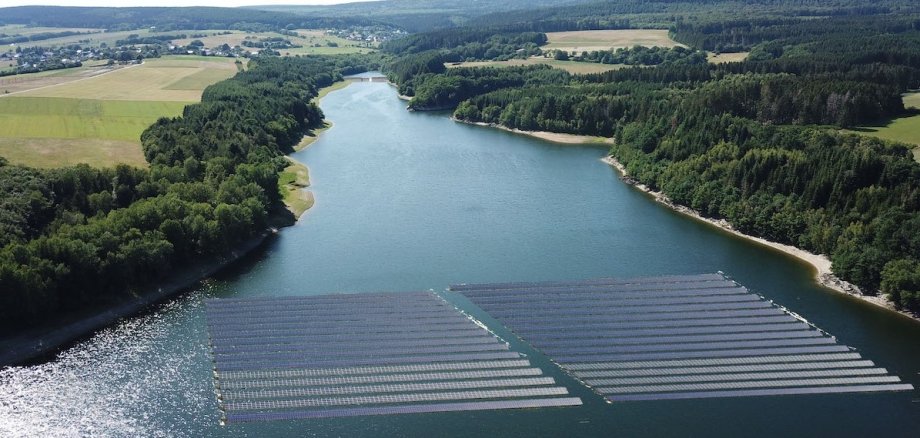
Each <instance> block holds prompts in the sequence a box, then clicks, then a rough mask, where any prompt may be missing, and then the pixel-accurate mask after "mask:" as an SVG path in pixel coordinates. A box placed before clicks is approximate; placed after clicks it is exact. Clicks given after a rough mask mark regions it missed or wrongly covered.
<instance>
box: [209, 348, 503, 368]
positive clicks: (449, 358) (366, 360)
mask: <svg viewBox="0 0 920 438" xmlns="http://www.w3.org/2000/svg"><path fill="white" fill-rule="evenodd" d="M519 357H520V355H519V354H518V353H515V352H511V351H507V352H504V351H503V352H497V353H470V354H451V355H447V354H444V355H431V356H398V357H392V356H386V357H382V356H378V357H358V358H346V359H334V360H328V359H322V358H318V359H306V358H305V359H302V360H289V361H261V362H246V363H233V364H221V365H220V366H219V367H218V369H219V370H226V371H242V370H257V369H272V368H314V367H347V366H361V365H391V364H393V365H396V364H412V363H426V362H465V361H470V360H496V359H517V358H519Z"/></svg>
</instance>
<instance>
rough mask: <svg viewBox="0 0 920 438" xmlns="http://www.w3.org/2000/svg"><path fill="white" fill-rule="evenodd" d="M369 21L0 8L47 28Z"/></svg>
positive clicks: (219, 11) (2, 19) (200, 10)
mask: <svg viewBox="0 0 920 438" xmlns="http://www.w3.org/2000/svg"><path fill="white" fill-rule="evenodd" d="M375 22H376V21H375V20H372V19H370V18H362V17H358V18H354V17H348V16H345V15H342V16H340V17H339V18H329V17H319V16H311V15H308V14H296V15H295V14H291V13H282V12H273V11H262V10H253V9H240V8H211V7H188V8H167V7H162V8H159V7H154V8H140V7H137V8H109V7H69V6H18V7H10V8H0V23H2V24H31V25H37V26H48V27H85V28H103V29H138V28H144V27H151V26H156V27H157V28H158V29H161V30H170V29H243V30H249V29H253V30H258V29H259V28H260V27H262V28H265V27H267V28H273V29H277V28H281V27H285V26H288V25H293V26H294V27H297V28H326V27H343V26H348V25H355V24H358V25H363V24H373V23H375Z"/></svg>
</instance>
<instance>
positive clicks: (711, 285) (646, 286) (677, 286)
mask: <svg viewBox="0 0 920 438" xmlns="http://www.w3.org/2000/svg"><path fill="white" fill-rule="evenodd" d="M737 287H738V285H737V284H735V283H733V282H730V281H701V282H695V283H632V284H619V285H602V286H599V287H590V286H589V287H577V286H576V287H571V286H541V287H534V288H524V289H501V290H468V291H463V295H464V296H466V297H469V298H471V299H475V298H477V297H484V296H492V297H495V296H506V297H510V296H515V295H526V294H529V293H533V292H551V291H552V290H553V289H555V290H559V289H566V290H570V291H573V292H590V291H598V290H601V291H605V292H611V293H613V292H636V291H648V292H649V293H650V294H651V293H653V292H654V291H681V292H684V293H687V294H692V293H693V292H692V291H693V290H694V289H718V288H737Z"/></svg>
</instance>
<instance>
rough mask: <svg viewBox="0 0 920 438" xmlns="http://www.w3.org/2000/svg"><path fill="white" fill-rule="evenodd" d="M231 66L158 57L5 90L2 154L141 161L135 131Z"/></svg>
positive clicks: (178, 109) (193, 98) (171, 112)
mask: <svg viewBox="0 0 920 438" xmlns="http://www.w3.org/2000/svg"><path fill="white" fill-rule="evenodd" d="M75 70H76V69H75ZM236 71H237V69H236V66H235V64H234V60H233V59H230V58H204V57H169V58H159V59H151V60H148V61H147V62H145V63H144V64H142V65H137V66H132V67H128V68H123V69H120V70H115V71H111V72H109V73H107V74H103V75H97V76H91V77H86V78H82V79H78V80H74V79H72V77H71V80H70V81H69V82H66V83H62V84H58V85H53V84H52V85H44V86H42V87H39V88H35V89H32V90H27V91H24V92H21V93H18V94H15V95H5V96H3V97H0V156H4V157H6V158H7V159H9V160H10V161H11V162H14V163H20V164H26V165H31V166H37V167H56V166H64V165H71V164H76V163H87V164H91V165H96V166H112V165H115V164H118V163H126V164H131V165H136V166H143V165H145V164H146V163H145V162H144V159H143V154H142V153H141V148H140V138H139V137H140V134H141V132H143V131H144V129H146V128H147V127H148V126H150V125H151V124H152V123H153V122H155V121H156V120H157V119H158V118H160V117H164V116H177V115H179V114H181V113H182V109H183V108H184V107H185V105H187V104H189V103H194V102H197V101H199V100H200V99H201V92H202V91H203V90H204V88H205V87H207V86H208V85H210V84H212V83H214V82H217V81H220V80H222V79H226V78H229V77H230V76H232V75H233V74H235V72H236ZM33 85H34V84H33Z"/></svg>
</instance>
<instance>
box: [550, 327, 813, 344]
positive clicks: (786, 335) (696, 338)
mask: <svg viewBox="0 0 920 438" xmlns="http://www.w3.org/2000/svg"><path fill="white" fill-rule="evenodd" d="M820 336H823V334H822V333H821V332H819V331H817V330H796V331H787V332H760V333H758V332H741V333H719V334H711V335H709V334H707V335H688V336H643V337H638V338H635V337H625V336H624V337H617V338H613V339H604V338H588V339H584V338H581V339H552V340H548V341H542V340H541V341H533V344H534V345H539V346H540V348H541V349H550V348H567V347H586V346H603V345H631V344H643V345H647V344H681V343H693V342H708V341H747V340H762V339H763V340H765V339H792V338H815V337H820Z"/></svg>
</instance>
